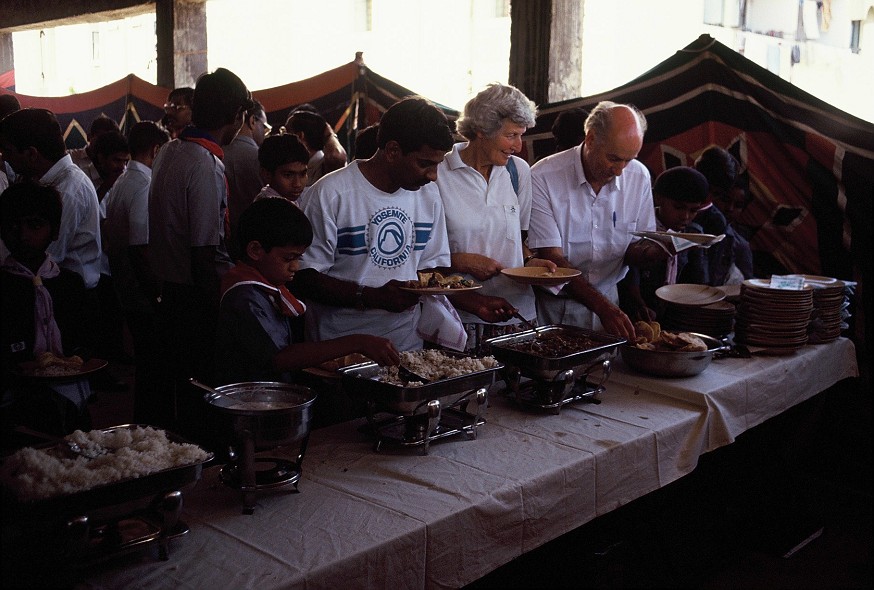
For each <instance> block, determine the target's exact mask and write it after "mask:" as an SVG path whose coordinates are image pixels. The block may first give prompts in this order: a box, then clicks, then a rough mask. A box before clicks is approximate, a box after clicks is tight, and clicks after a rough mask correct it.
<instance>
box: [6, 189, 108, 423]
mask: <svg viewBox="0 0 874 590" xmlns="http://www.w3.org/2000/svg"><path fill="white" fill-rule="evenodd" d="M61 211H62V204H61V197H60V195H59V194H58V192H57V190H55V189H54V188H52V187H49V186H40V185H37V184H33V183H29V182H27V183H19V184H15V185H12V186H10V187H9V188H8V189H6V190H5V191H4V192H3V194H2V195H0V234H2V238H3V241H4V243H5V244H6V246H7V247H8V249H9V256H8V257H7V258H6V259H5V260H4V261H3V264H2V266H0V309H2V310H3V323H2V328H0V334H2V342H0V345H2V363H3V376H4V383H3V388H2V395H3V401H2V408H3V411H2V413H3V422H4V427H10V426H14V425H16V424H23V425H26V426H29V427H31V428H34V429H36V430H40V431H43V432H48V433H51V434H57V435H63V434H69V433H70V432H72V431H73V430H75V429H76V428H81V429H85V430H87V429H88V428H89V427H90V419H89V417H88V412H87V408H86V402H87V400H88V398H89V397H90V395H91V388H90V385H89V383H88V380H87V379H84V378H82V379H78V380H72V381H70V382H66V381H65V382H56V381H51V382H49V381H46V382H40V381H37V380H34V379H32V378H27V377H19V376H17V373H18V367H19V364H20V363H22V362H25V361H33V360H35V359H36V358H37V357H39V355H41V354H43V353H46V352H51V353H53V354H55V355H56V356H70V355H72V354H74V353H76V352H79V351H78V350H77V347H78V346H79V345H80V344H81V342H82V340H81V338H82V335H83V333H84V329H85V328H86V326H84V325H83V322H82V318H83V317H86V314H83V313H82V311H83V309H84V306H85V305H86V303H85V301H86V291H85V284H84V282H83V281H82V277H81V276H79V275H78V274H77V273H75V272H73V271H70V270H66V269H63V268H60V267H59V266H58V265H57V263H55V261H54V260H52V259H51V258H50V257H49V256H48V255H47V254H46V248H47V247H48V245H49V244H50V243H51V242H52V241H54V240H55V239H56V238H57V237H58V231H59V228H60V224H61Z"/></svg>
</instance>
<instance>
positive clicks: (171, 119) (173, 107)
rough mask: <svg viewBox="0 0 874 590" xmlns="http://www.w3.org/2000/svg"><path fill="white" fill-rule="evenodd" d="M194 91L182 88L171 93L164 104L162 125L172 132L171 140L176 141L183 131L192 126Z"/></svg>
mask: <svg viewBox="0 0 874 590" xmlns="http://www.w3.org/2000/svg"><path fill="white" fill-rule="evenodd" d="M193 97H194V89H193V88H189V87H188V86H180V87H179V88H174V89H173V90H171V91H170V95H169V96H168V97H167V102H166V103H164V118H163V119H161V124H162V125H163V126H164V127H165V128H166V129H167V131H168V132H170V139H176V138H177V137H179V134H180V133H182V130H183V129H185V128H186V127H188V126H189V125H191V100H192V98H193Z"/></svg>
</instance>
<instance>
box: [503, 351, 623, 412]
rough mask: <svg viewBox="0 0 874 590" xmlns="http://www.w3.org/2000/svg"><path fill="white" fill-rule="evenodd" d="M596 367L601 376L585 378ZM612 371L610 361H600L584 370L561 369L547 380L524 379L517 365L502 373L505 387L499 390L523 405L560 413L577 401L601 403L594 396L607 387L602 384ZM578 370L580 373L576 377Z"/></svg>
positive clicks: (595, 369)
mask: <svg viewBox="0 0 874 590" xmlns="http://www.w3.org/2000/svg"><path fill="white" fill-rule="evenodd" d="M598 368H600V370H601V371H602V376H601V378H600V379H599V380H598V381H597V382H596V383H593V382H591V381H589V380H588V377H589V375H590V374H591V373H593V372H595V371H597V370H598ZM611 371H612V365H611V364H610V361H609V360H603V361H600V362H598V363H596V365H595V366H590V367H587V368H585V369H584V370H583V371H580V370H576V371H575V370H573V369H568V370H566V371H562V372H561V373H560V374H559V375H557V376H556V378H555V379H553V380H551V381H549V380H545V379H542V378H537V377H530V378H529V377H527V376H525V377H524V378H523V375H522V371H520V370H519V368H518V367H510V368H508V369H507V370H505V372H504V382H505V383H506V384H507V387H506V388H505V389H504V390H503V391H502V393H504V394H505V395H507V396H509V397H512V398H513V399H515V400H516V403H517V404H519V406H521V407H523V408H528V409H539V410H546V411H549V412H552V413H553V414H559V413H560V412H561V409H562V408H563V407H564V406H565V405H567V404H573V403H578V402H581V403H590V404H600V403H601V400H600V399H599V398H598V397H596V396H598V395H599V394H601V393H604V392H605V391H606V390H607V388H606V387H605V386H604V383H605V382H606V381H607V379H608V378H609V377H610V372H611ZM581 372H582V376H579V375H580V373H581Z"/></svg>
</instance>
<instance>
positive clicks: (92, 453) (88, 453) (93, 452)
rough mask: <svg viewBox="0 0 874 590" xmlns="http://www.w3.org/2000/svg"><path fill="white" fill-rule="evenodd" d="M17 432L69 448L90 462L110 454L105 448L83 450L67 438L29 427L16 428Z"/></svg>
mask: <svg viewBox="0 0 874 590" xmlns="http://www.w3.org/2000/svg"><path fill="white" fill-rule="evenodd" d="M15 432H18V433H20V434H26V435H28V436H33V437H35V438H41V439H43V440H46V441H49V442H53V443H57V444H59V445H62V446H64V447H66V448H67V450H69V451H70V452H71V453H73V454H74V455H79V456H80V457H85V458H86V459H88V460H91V459H96V458H97V457H100V456H101V455H106V454H107V453H109V449H105V448H103V447H95V448H87V449H83V448H82V447H80V446H79V445H78V444H77V443H75V442H73V441H71V440H67V439H66V438H62V437H60V436H53V435H51V434H47V433H45V432H40V431H38V430H31V429H30V428H28V427H27V426H16V427H15Z"/></svg>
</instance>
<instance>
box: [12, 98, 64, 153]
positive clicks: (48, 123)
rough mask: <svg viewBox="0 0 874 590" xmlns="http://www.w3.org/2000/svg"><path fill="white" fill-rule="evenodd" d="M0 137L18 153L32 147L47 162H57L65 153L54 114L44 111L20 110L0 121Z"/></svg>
mask: <svg viewBox="0 0 874 590" xmlns="http://www.w3.org/2000/svg"><path fill="white" fill-rule="evenodd" d="M0 135H3V136H4V137H5V138H6V139H7V140H8V141H9V143H11V144H12V145H14V146H15V148H16V149H17V150H18V151H24V150H26V149H27V148H29V147H34V148H36V150H37V151H38V152H39V153H40V154H41V155H42V156H43V157H44V158H45V159H46V160H48V161H50V162H57V161H58V160H60V159H61V158H63V157H64V155H66V153H67V146H66V145H64V135H63V133H61V125H60V123H58V119H57V118H56V117H55V114H54V113H53V112H51V111H49V110H46V109H33V108H27V109H21V110H18V111H15V112H14V113H9V114H8V115H7V116H6V117H4V118H3V120H2V121H0Z"/></svg>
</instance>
